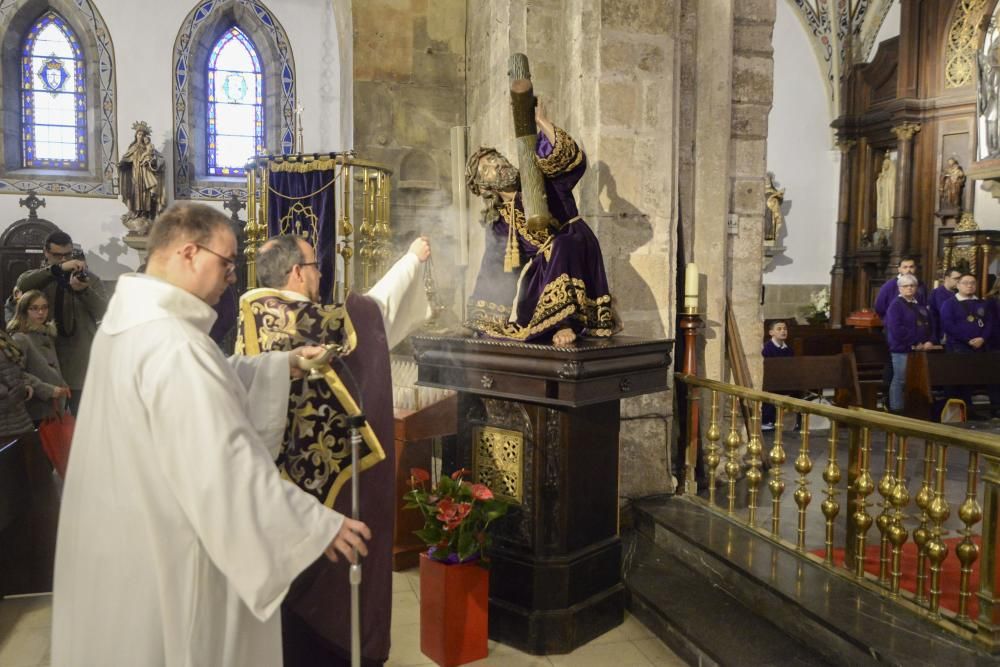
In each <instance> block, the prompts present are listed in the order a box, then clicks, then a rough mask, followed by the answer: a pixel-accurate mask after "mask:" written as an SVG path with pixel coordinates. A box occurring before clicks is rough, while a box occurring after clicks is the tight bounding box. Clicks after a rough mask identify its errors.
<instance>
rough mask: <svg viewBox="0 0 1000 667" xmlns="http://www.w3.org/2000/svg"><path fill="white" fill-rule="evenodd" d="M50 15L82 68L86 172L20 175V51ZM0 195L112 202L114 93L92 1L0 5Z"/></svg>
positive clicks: (106, 38) (111, 59) (109, 56)
mask: <svg viewBox="0 0 1000 667" xmlns="http://www.w3.org/2000/svg"><path fill="white" fill-rule="evenodd" d="M49 10H52V11H55V12H56V13H58V14H59V15H60V16H62V18H63V19H65V20H66V22H67V23H68V24H69V26H70V27H71V28H72V30H73V32H74V33H75V34H76V36H77V38H78V39H79V41H80V48H81V50H82V52H83V58H84V66H85V68H86V70H85V71H86V74H85V76H86V89H87V149H88V150H87V169H86V170H83V171H80V170H61V169H25V168H23V167H22V166H21V165H22V160H21V86H20V85H19V82H20V77H21V47H22V45H23V43H24V38H25V36H26V34H27V31H28V30H29V29H30V28H31V26H32V25H34V23H35V21H36V20H38V18H39V17H40V16H41V15H42V14H43V13H45V12H46V11H49ZM0 35H2V37H0V39H2V45H0V48H2V49H3V53H5V54H8V55H9V57H6V58H5V59H4V61H3V65H2V67H0V90H2V93H0V105H2V112H0V113H2V116H0V118H2V124H3V130H2V132H0V142H2V147H0V193H3V192H6V193H12V194H23V193H24V192H38V193H39V194H49V195H74V196H86V197H107V198H113V197H115V189H116V187H117V180H118V169H117V167H118V141H117V132H118V130H117V113H118V104H117V89H116V83H115V51H114V45H113V44H112V41H111V34H110V33H109V32H108V27H107V25H106V24H105V22H104V19H103V17H102V16H101V14H100V12H99V11H97V7H96V6H95V5H94V2H93V0H14V1H12V2H4V3H0Z"/></svg>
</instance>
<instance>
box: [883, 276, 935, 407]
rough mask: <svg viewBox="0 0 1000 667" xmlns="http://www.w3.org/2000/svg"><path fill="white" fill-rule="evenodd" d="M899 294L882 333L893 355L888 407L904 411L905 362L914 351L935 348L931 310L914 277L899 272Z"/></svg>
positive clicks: (886, 318) (889, 311) (887, 313)
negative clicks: (919, 291)
mask: <svg viewBox="0 0 1000 667" xmlns="http://www.w3.org/2000/svg"><path fill="white" fill-rule="evenodd" d="M897 281H898V283H899V296H897V297H896V298H895V299H894V300H893V301H892V302H891V303H890V304H889V307H888V310H887V311H886V314H885V335H886V337H887V338H888V339H889V353H890V355H891V356H892V382H891V383H890V384H889V410H890V411H891V412H896V413H899V412H902V411H903V386H904V384H905V382H906V362H907V359H909V356H910V352H911V351H913V350H928V349H930V348H932V347H934V326H933V322H932V320H931V311H930V308H928V307H927V306H926V305H925V304H922V303H920V302H919V301H918V300H917V277H916V276H915V275H912V274H904V275H901V276H900V277H899V278H898V279H897Z"/></svg>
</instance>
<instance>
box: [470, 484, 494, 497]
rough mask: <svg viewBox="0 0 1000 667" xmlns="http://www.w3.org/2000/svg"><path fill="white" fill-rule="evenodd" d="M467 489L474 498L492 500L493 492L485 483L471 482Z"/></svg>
mask: <svg viewBox="0 0 1000 667" xmlns="http://www.w3.org/2000/svg"><path fill="white" fill-rule="evenodd" d="M469 490H470V491H472V497H473V498H475V499H476V500H493V492H492V491H490V490H489V488H488V487H487V486H486V485H485V484H472V485H471V486H469Z"/></svg>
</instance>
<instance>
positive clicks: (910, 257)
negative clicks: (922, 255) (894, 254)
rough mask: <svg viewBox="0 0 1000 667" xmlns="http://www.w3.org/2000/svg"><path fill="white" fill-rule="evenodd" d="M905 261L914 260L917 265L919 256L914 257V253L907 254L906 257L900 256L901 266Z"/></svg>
mask: <svg viewBox="0 0 1000 667" xmlns="http://www.w3.org/2000/svg"><path fill="white" fill-rule="evenodd" d="M903 262H913V265H914V266H916V265H917V258H916V257H913V256H912V255H906V256H904V257H900V258H899V265H900V266H902V265H903Z"/></svg>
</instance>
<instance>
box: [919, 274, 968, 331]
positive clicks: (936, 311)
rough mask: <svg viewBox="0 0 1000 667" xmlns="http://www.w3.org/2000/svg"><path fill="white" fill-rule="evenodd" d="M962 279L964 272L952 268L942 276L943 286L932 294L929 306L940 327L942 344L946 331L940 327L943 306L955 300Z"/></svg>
mask: <svg viewBox="0 0 1000 667" xmlns="http://www.w3.org/2000/svg"><path fill="white" fill-rule="evenodd" d="M961 277H962V272H961V271H960V270H959V269H956V268H955V267H951V268H949V269H948V270H947V271H945V272H944V274H943V275H942V276H941V284H940V285H938V286H937V287H935V288H934V291H933V292H931V298H930V303H929V304H927V305H929V306H930V307H931V315H933V316H934V321H935V322H936V323H937V325H938V326H937V334H938V339H939V340H941V342H944V340H943V339H944V331H943V330H942V329H941V327H940V323H941V306H943V305H944V302H945V301H948V300H950V299H954V298H955V292H957V291H958V279H959V278H961Z"/></svg>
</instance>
